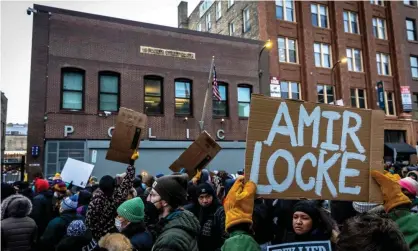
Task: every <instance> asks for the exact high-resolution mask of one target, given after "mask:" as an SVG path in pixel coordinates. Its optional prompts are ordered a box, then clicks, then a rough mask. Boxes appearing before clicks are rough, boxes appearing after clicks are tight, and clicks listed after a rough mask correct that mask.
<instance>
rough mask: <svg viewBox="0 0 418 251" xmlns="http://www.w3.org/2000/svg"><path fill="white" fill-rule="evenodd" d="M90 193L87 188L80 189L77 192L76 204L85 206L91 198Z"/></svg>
mask: <svg viewBox="0 0 418 251" xmlns="http://www.w3.org/2000/svg"><path fill="white" fill-rule="evenodd" d="M91 196H92V195H91V193H90V192H89V191H87V190H81V191H80V193H79V194H78V205H83V206H87V205H88V204H89V203H90V200H91Z"/></svg>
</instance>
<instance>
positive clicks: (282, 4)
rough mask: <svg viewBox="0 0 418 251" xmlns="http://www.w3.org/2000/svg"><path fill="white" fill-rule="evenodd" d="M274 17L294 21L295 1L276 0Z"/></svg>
mask: <svg viewBox="0 0 418 251" xmlns="http://www.w3.org/2000/svg"><path fill="white" fill-rule="evenodd" d="M276 18H277V19H280V20H286V21H290V22H294V21H295V2H294V1H292V0H276Z"/></svg>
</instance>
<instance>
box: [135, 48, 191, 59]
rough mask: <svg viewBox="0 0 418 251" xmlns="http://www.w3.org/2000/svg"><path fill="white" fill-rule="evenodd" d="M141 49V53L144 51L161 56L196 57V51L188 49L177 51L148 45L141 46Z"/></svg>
mask: <svg viewBox="0 0 418 251" xmlns="http://www.w3.org/2000/svg"><path fill="white" fill-rule="evenodd" d="M140 51H141V53H144V54H153V55H159V56H167V57H176V58H186V59H196V53H193V52H187V51H176V50H169V49H161V48H155V47H148V46H141V47H140Z"/></svg>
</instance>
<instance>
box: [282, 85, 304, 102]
mask: <svg viewBox="0 0 418 251" xmlns="http://www.w3.org/2000/svg"><path fill="white" fill-rule="evenodd" d="M280 95H281V97H282V98H287V99H302V96H301V93H300V84H299V83H297V82H290V81H280Z"/></svg>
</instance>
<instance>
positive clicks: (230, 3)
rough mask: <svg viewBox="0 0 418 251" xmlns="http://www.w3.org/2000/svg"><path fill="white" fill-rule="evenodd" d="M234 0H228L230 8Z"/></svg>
mask: <svg viewBox="0 0 418 251" xmlns="http://www.w3.org/2000/svg"><path fill="white" fill-rule="evenodd" d="M234 2H235V1H234V0H228V8H230V7H231V6H232V5H234Z"/></svg>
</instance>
